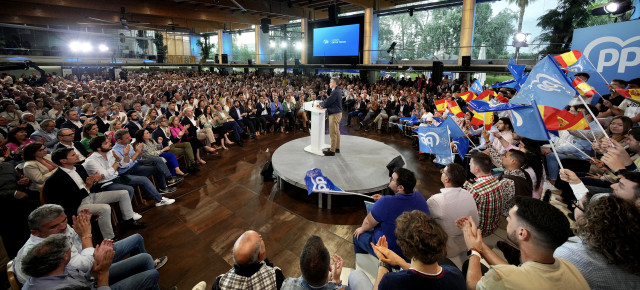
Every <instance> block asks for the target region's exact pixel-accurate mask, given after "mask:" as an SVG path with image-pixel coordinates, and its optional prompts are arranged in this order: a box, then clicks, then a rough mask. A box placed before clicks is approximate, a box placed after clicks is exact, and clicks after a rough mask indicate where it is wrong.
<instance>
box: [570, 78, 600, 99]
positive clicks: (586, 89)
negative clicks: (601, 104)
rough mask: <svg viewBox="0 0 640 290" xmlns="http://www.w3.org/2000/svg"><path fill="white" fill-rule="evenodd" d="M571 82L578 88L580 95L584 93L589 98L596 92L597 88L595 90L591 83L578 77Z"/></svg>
mask: <svg viewBox="0 0 640 290" xmlns="http://www.w3.org/2000/svg"><path fill="white" fill-rule="evenodd" d="M571 84H572V85H573V86H574V87H575V88H576V90H578V93H580V95H583V96H585V97H587V98H591V97H593V96H594V95H595V94H596V90H594V89H593V88H592V87H591V86H590V85H589V84H587V83H586V82H585V81H583V80H581V79H580V78H576V79H575V80H573V81H572V82H571Z"/></svg>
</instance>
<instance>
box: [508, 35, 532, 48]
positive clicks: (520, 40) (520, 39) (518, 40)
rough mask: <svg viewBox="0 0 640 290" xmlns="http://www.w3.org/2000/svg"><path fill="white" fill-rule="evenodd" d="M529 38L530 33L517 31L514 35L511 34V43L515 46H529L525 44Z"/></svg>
mask: <svg viewBox="0 0 640 290" xmlns="http://www.w3.org/2000/svg"><path fill="white" fill-rule="evenodd" d="M529 39H531V34H530V33H522V32H518V33H516V34H515V35H513V43H512V44H513V46H515V47H527V46H529V45H528V44H527V42H528V41H529Z"/></svg>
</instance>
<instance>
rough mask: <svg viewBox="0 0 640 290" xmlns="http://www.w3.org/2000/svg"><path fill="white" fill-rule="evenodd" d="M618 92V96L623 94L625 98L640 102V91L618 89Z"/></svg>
mask: <svg viewBox="0 0 640 290" xmlns="http://www.w3.org/2000/svg"><path fill="white" fill-rule="evenodd" d="M616 92H618V94H621V95H622V96H623V97H625V98H629V99H632V100H634V101H636V102H640V89H628V90H625V89H616Z"/></svg>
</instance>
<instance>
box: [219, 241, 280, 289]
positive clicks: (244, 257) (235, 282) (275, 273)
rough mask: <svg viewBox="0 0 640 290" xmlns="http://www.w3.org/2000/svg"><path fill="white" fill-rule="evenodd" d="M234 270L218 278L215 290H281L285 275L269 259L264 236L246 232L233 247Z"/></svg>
mask: <svg viewBox="0 0 640 290" xmlns="http://www.w3.org/2000/svg"><path fill="white" fill-rule="evenodd" d="M233 262H234V265H233V268H231V270H229V272H227V273H225V274H222V275H220V276H218V278H216V282H215V283H214V285H213V289H214V290H217V289H223V290H231V289H238V290H239V289H280V287H281V286H282V282H283V281H284V274H282V270H280V268H278V267H274V266H273V264H271V263H270V262H269V260H268V259H267V250H266V247H265V245H264V240H263V239H262V236H261V235H260V234H258V233H257V232H255V231H251V230H249V231H246V232H244V233H243V234H242V235H240V237H239V238H238V239H237V240H236V242H235V244H234V245H233Z"/></svg>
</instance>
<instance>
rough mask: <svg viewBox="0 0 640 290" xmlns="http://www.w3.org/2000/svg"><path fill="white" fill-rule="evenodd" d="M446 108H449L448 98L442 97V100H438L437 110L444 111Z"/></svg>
mask: <svg viewBox="0 0 640 290" xmlns="http://www.w3.org/2000/svg"><path fill="white" fill-rule="evenodd" d="M446 109H447V100H446V99H442V100H437V101H436V110H438V112H440V113H444V111H445V110H446Z"/></svg>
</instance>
